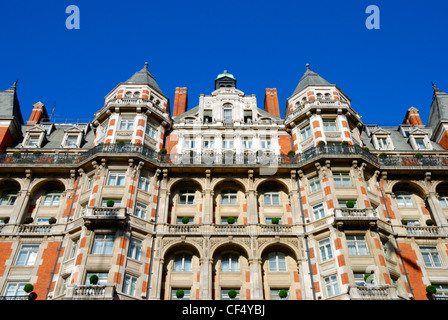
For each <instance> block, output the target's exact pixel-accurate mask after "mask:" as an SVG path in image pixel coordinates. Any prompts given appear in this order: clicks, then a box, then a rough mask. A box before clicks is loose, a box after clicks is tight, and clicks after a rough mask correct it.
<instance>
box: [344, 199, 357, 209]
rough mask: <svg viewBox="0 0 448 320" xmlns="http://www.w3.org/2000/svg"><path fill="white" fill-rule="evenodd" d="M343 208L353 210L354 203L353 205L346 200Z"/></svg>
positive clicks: (350, 201)
mask: <svg viewBox="0 0 448 320" xmlns="http://www.w3.org/2000/svg"><path fill="white" fill-rule="evenodd" d="M345 206H346V207H347V208H348V209H353V208H354V207H355V203H354V202H353V201H352V200H348V201H347V202H346V203H345Z"/></svg>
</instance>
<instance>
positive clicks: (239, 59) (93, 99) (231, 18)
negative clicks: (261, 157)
mask: <svg viewBox="0 0 448 320" xmlns="http://www.w3.org/2000/svg"><path fill="white" fill-rule="evenodd" d="M72 4H74V5H77V6H78V7H79V9H80V12H81V16H80V21H81V25H80V27H81V28H80V29H79V30H68V29H66V27H65V20H66V18H67V17H68V14H66V13H65V9H66V7H67V6H69V5H72ZM371 4H373V5H377V6H378V7H379V8H380V10H381V11H380V14H381V20H380V23H381V25H380V27H381V29H380V30H368V29H367V28H366V27H365V20H366V19H367V17H368V14H366V13H365V10H366V8H367V6H368V5H371ZM447 14H448V3H447V2H446V1H442V0H437V1H390V0H389V1H382V0H369V1H365V0H339V1H337V0H321V1H298V0H294V1H283V0H277V1H263V0H258V1H247V0H239V1H234V0H230V1H212V0H207V1H199V0H191V1H162V0H159V1H152V0H146V1H143V0H140V1H116V0H109V1H100V0H94V1H93V0H90V1H87V0H71V1H66V0H58V1H49V0H43V1H2V2H1V3H0V43H1V47H0V48H1V50H0V70H1V71H0V90H1V91H3V90H6V89H7V88H9V87H10V86H11V85H12V84H13V82H14V81H15V80H16V79H17V78H18V79H19V87H18V94H19V100H20V104H21V107H22V114H23V117H24V119H25V120H27V119H28V117H29V115H30V113H31V109H32V104H33V103H35V102H37V101H42V102H43V103H44V104H45V105H46V106H47V109H48V110H49V112H51V109H52V106H53V103H54V102H55V101H56V105H57V107H56V110H55V114H56V118H57V120H60V121H62V119H64V118H80V119H92V118H93V114H94V113H95V112H96V111H97V110H99V109H100V108H101V107H102V106H103V103H104V96H105V95H106V94H107V93H108V92H110V91H111V90H112V89H113V88H114V87H115V86H116V85H117V84H118V83H120V82H123V81H125V80H127V79H128V78H130V77H131V76H132V75H133V74H134V73H135V72H136V71H138V70H140V69H141V68H143V66H144V63H145V62H146V61H147V62H149V69H150V71H151V73H152V74H153V75H154V77H155V78H156V80H157V82H158V84H159V86H160V87H161V89H162V91H163V92H164V93H165V95H166V96H168V97H169V98H170V103H171V106H172V104H173V100H174V90H175V88H176V87H178V86H180V87H187V88H188V99H189V107H190V108H192V107H195V106H196V105H197V104H198V101H199V94H201V93H203V94H209V93H210V92H212V91H213V88H214V79H215V77H216V76H217V75H218V74H219V73H221V72H222V71H223V70H224V69H227V70H228V71H229V73H232V74H233V75H234V76H235V77H236V78H237V81H238V88H239V89H241V90H242V91H244V92H245V93H246V94H248V95H250V94H256V95H257V99H258V106H259V107H260V108H263V100H264V90H265V88H277V89H278V92H279V103H280V108H281V110H280V113H281V115H282V116H283V114H284V107H285V104H286V99H287V98H288V97H289V96H290V95H291V94H292V92H293V91H294V88H295V87H296V85H297V83H298V81H299V79H300V78H301V76H302V75H303V73H304V72H305V64H306V63H310V65H311V69H312V70H313V71H315V72H317V73H319V74H320V75H321V76H323V77H324V78H325V79H326V80H328V81H329V82H330V83H334V84H337V85H338V86H339V88H341V90H343V91H344V92H345V93H346V94H347V95H348V96H349V97H350V98H351V99H352V106H353V108H354V109H355V110H356V111H358V112H359V113H360V114H361V115H362V116H363V120H364V122H365V123H369V124H380V125H396V124H399V123H401V122H402V120H403V118H404V115H405V112H406V110H407V109H408V108H409V107H411V106H415V107H416V108H418V109H420V114H421V117H422V120H423V122H424V123H426V122H427V120H428V114H429V107H430V104H431V100H432V88H431V82H434V83H436V85H437V86H438V87H439V88H440V89H442V90H444V91H447V90H448V78H447V76H446V75H447V74H448V72H447V71H448V59H447V52H448V48H447V47H448V41H447V31H448V19H446V16H447Z"/></svg>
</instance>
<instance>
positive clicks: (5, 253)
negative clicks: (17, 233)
mask: <svg viewBox="0 0 448 320" xmlns="http://www.w3.org/2000/svg"><path fill="white" fill-rule="evenodd" d="M11 246H12V242H3V243H0V277H2V276H3V273H4V272H5V269H6V260H8V259H9V256H10V255H11V252H12V248H11Z"/></svg>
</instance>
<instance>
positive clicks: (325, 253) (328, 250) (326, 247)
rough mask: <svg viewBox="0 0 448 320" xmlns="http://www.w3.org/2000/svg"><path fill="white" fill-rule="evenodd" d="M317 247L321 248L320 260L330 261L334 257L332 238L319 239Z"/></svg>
mask: <svg viewBox="0 0 448 320" xmlns="http://www.w3.org/2000/svg"><path fill="white" fill-rule="evenodd" d="M317 247H318V249H319V255H320V260H321V261H322V262H326V261H330V260H332V259H333V258H334V256H333V248H332V247H331V240H330V238H325V239H321V240H319V241H318V242H317Z"/></svg>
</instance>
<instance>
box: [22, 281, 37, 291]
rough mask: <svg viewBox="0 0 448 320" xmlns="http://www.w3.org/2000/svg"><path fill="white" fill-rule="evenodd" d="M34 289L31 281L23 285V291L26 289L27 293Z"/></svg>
mask: <svg viewBox="0 0 448 320" xmlns="http://www.w3.org/2000/svg"><path fill="white" fill-rule="evenodd" d="M33 290H34V286H33V285H32V284H31V283H27V284H26V285H25V286H24V287H23V291H25V292H26V293H30V292H31V291H33Z"/></svg>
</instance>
